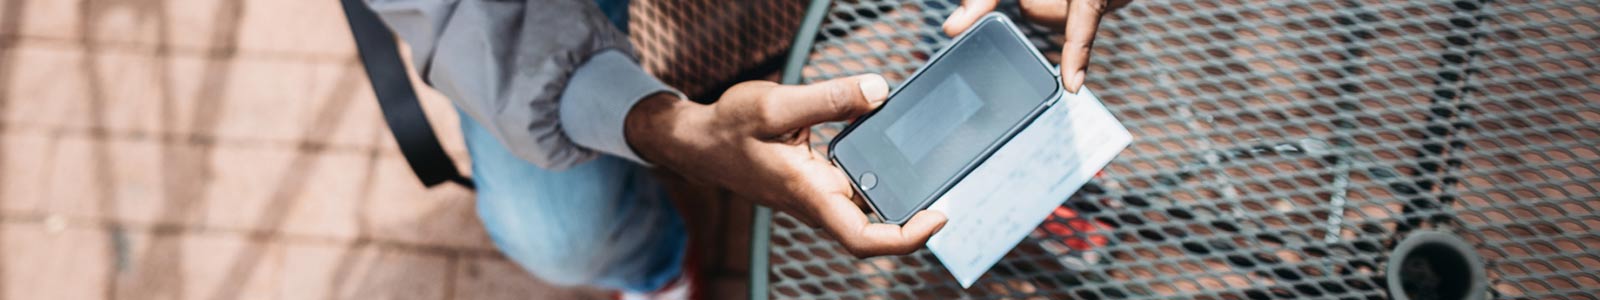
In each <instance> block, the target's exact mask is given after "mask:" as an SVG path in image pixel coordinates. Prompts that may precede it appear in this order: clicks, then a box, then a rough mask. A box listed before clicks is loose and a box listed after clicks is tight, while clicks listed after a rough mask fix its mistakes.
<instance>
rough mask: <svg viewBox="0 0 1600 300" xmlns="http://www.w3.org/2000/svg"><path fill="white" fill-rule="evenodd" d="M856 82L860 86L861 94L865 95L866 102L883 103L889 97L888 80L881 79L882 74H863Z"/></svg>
mask: <svg viewBox="0 0 1600 300" xmlns="http://www.w3.org/2000/svg"><path fill="white" fill-rule="evenodd" d="M857 84H858V85H860V86H861V96H863V97H867V102H869V103H872V105H879V104H883V101H884V100H887V99H888V98H889V82H888V81H885V80H884V79H883V75H878V74H871V75H867V76H863V78H861V80H860V81H857Z"/></svg>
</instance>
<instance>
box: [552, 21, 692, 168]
mask: <svg viewBox="0 0 1600 300" xmlns="http://www.w3.org/2000/svg"><path fill="white" fill-rule="evenodd" d="M656 93H671V94H674V95H677V96H678V98H680V99H683V98H687V97H684V95H683V93H680V92H678V91H677V90H674V89H672V88H671V87H668V86H667V85H666V84H663V83H661V81H660V80H657V79H656V78H655V76H651V75H650V73H646V72H645V71H644V69H643V68H640V67H639V64H638V63H635V62H634V60H633V59H632V58H630V57H628V55H627V54H624V53H623V52H622V51H618V50H615V49H612V50H605V51H602V52H600V53H599V54H595V55H594V56H593V57H590V58H589V60H588V61H586V62H584V63H583V65H581V66H578V69H576V70H573V72H572V77H571V78H570V79H568V80H567V86H566V88H565V89H564V90H562V91H561V101H559V102H560V103H561V107H560V110H561V130H562V131H564V132H566V134H567V137H568V138H571V139H572V142H573V143H577V144H578V145H579V146H583V147H585V148H589V149H592V150H595V151H600V152H603V153H606V154H610V155H615V156H618V157H622V158H626V159H628V160H632V161H633V162H636V163H639V164H641V165H645V166H649V165H650V163H648V162H645V161H644V160H643V159H640V158H639V155H638V154H636V153H634V151H633V147H630V146H628V140H627V138H626V137H625V136H624V135H623V132H622V130H623V121H625V119H626V118H627V116H628V111H629V110H631V109H633V105H634V104H636V103H638V102H639V100H642V99H644V98H645V97H648V96H650V95H654V94H656Z"/></svg>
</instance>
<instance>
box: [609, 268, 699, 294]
mask: <svg viewBox="0 0 1600 300" xmlns="http://www.w3.org/2000/svg"><path fill="white" fill-rule="evenodd" d="M693 281H694V280H689V276H688V274H682V275H678V279H675V280H673V281H672V283H671V284H667V286H665V287H661V289H659V290H656V291H654V292H649V293H632V292H624V293H622V295H621V296H620V297H618V299H620V300H688V299H689V289H690V288H691V286H692V285H694V284H693Z"/></svg>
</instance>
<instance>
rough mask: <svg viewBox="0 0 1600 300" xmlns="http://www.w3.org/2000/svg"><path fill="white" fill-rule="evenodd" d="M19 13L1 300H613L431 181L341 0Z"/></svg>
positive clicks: (89, 6) (10, 47) (8, 83)
mask: <svg viewBox="0 0 1600 300" xmlns="http://www.w3.org/2000/svg"><path fill="white" fill-rule="evenodd" d="M0 1H3V2H0V298H4V299H529V298H533V299H595V298H601V299H603V298H607V297H609V296H608V294H607V293H605V292H603V291H597V290H589V289H570V288H557V287H551V286H549V285H547V284H544V283H541V282H539V281H538V280H536V279H534V278H531V277H530V276H529V275H527V274H526V273H525V272H523V271H522V270H521V269H520V268H518V267H517V266H516V265H514V264H512V263H510V262H509V261H507V260H506V259H505V257H504V256H502V255H501V254H499V253H498V252H497V251H496V250H495V249H494V248H493V246H492V245H491V244H490V242H489V240H488V238H487V236H486V235H485V233H484V232H483V229H482V228H481V226H480V225H479V223H478V220H477V218H476V216H475V215H474V213H473V200H472V194H471V191H468V190H465V189H462V188H459V187H454V186H445V187H440V188H435V189H431V190H430V189H424V188H423V187H422V186H420V185H419V184H418V183H417V181H416V179H414V178H413V177H412V175H411V173H410V171H409V170H408V169H407V166H406V164H405V162H404V159H403V158H402V157H401V156H400V154H399V152H398V151H397V150H396V149H395V148H394V141H393V140H392V138H391V137H390V136H389V135H388V133H387V131H386V129H385V127H384V124H383V122H382V119H381V117H380V115H379V112H378V109H377V105H376V102H374V100H373V96H372V92H371V90H370V89H369V86H368V85H367V82H366V79H365V76H364V73H362V71H361V69H360V68H359V65H358V63H357V61H356V59H355V56H354V45H353V43H352V42H351V41H350V38H349V33H348V31H347V30H348V29H347V27H346V25H345V23H344V20H343V15H342V14H341V11H340V8H339V6H338V2H337V1H327V0H248V1H236V0H0ZM420 92H421V93H422V96H423V98H424V103H425V104H424V106H425V108H426V109H427V110H428V111H429V112H430V115H431V117H432V118H433V121H434V123H435V124H434V127H435V128H438V129H439V130H440V131H441V139H442V140H444V141H445V143H446V149H447V150H448V151H449V152H450V153H451V154H452V155H454V156H455V157H457V162H458V163H465V161H466V155H465V150H464V149H465V148H464V146H463V145H462V144H461V141H460V134H459V132H458V131H457V129H456V128H457V127H456V120H455V118H454V114H453V113H451V111H450V106H449V103H448V102H447V101H446V100H444V99H442V98H441V97H440V96H439V95H437V94H435V93H433V92H431V91H428V90H426V89H424V90H422V91H420ZM724 203H725V202H724ZM732 211H733V212H737V211H738V210H732ZM718 213H719V214H722V215H723V216H730V215H734V216H736V215H739V214H737V213H729V210H720V211H719V212H718ZM734 219H736V220H737V219H738V218H734ZM746 219H747V218H746ZM741 221H742V222H748V220H741ZM721 225H728V226H731V227H742V225H730V224H729V223H724V224H721ZM728 243H729V244H738V243H743V241H739V240H735V241H730V242H728ZM718 257H733V258H732V259H729V260H731V261H735V262H736V261H738V260H743V259H745V257H747V254H744V253H738V252H737V251H733V253H722V254H721V255H718ZM713 263H715V264H723V263H728V262H724V261H717V262H713ZM734 264H736V263H734ZM741 276H743V275H741V274H733V275H727V276H720V277H717V278H714V280H715V281H718V282H723V281H732V280H733V279H736V278H740V277H741ZM741 288H742V286H734V285H726V284H719V285H717V286H716V287H715V288H714V289H716V290H720V291H722V292H719V293H718V294H719V295H737V294H739V293H742V290H740V289H741Z"/></svg>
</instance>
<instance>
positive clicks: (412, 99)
mask: <svg viewBox="0 0 1600 300" xmlns="http://www.w3.org/2000/svg"><path fill="white" fill-rule="evenodd" d="M340 2H342V3H343V4H344V14H345V19H346V20H348V21H349V22H350V32H351V33H352V34H354V35H355V40H356V51H357V52H359V53H360V55H361V64H362V65H364V66H366V71H367V78H368V79H370V80H371V81H372V91H373V92H374V93H375V94H376V95H377V96H378V106H379V107H380V108H381V109H382V110H383V120H384V121H385V122H387V123H389V132H390V133H393V134H394V140H395V142H396V143H398V144H399V145H400V153H401V154H402V155H405V157H406V162H407V163H409V164H411V171H414V172H416V173H417V178H418V179H421V180H422V184H423V185H426V186H429V187H432V186H434V185H438V184H439V183H443V182H445V181H452V182H455V183H458V184H461V185H463V186H466V187H468V188H471V187H472V186H473V184H472V179H469V178H466V177H464V176H461V171H459V170H456V165H455V163H454V162H453V161H451V160H450V156H449V155H447V154H445V152H444V147H442V146H440V145H439V138H438V137H436V136H434V134H433V126H432V125H429V124H428V116H427V115H426V114H424V113H423V112H422V103H420V102H418V100H417V93H416V91H415V90H412V87H411V80H410V79H409V78H408V77H406V67H405V63H404V62H403V61H401V60H400V59H401V58H400V50H399V49H398V48H397V46H396V44H395V39H394V34H393V33H392V32H390V31H389V27H387V26H385V25H384V24H383V21H382V20H379V19H378V15H377V14H375V13H373V12H372V9H370V8H368V7H367V5H366V4H365V3H362V0H340Z"/></svg>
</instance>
